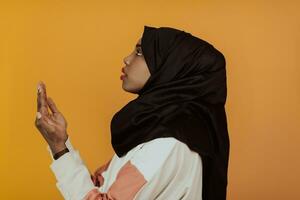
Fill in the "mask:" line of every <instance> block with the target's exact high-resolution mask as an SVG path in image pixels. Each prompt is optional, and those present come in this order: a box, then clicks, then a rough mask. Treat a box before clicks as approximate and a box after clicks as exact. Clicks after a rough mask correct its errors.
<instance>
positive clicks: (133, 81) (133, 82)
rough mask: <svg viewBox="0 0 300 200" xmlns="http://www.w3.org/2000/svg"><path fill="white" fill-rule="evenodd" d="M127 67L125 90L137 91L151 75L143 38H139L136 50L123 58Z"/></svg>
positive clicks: (123, 70)
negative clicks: (144, 51) (142, 45)
mask: <svg viewBox="0 0 300 200" xmlns="http://www.w3.org/2000/svg"><path fill="white" fill-rule="evenodd" d="M123 61H124V63H125V67H123V68H122V72H123V73H124V75H123V78H121V79H122V88H123V90H125V91H127V92H130V93H135V94H136V93H137V92H138V91H139V90H140V89H141V88H142V87H143V86H144V85H145V83H146V81H147V80H148V79H149V77H150V75H151V74H150V71H149V68H148V66H147V64H146V61H145V58H144V55H143V52H142V47H141V38H140V39H139V40H138V42H137V44H136V46H135V48H134V50H133V51H132V52H131V53H130V54H129V55H128V56H127V57H125V58H124V59H123Z"/></svg>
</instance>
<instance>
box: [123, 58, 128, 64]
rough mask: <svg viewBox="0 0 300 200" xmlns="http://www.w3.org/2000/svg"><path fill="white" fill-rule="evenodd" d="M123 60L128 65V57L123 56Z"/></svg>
mask: <svg viewBox="0 0 300 200" xmlns="http://www.w3.org/2000/svg"><path fill="white" fill-rule="evenodd" d="M123 62H124V64H125V65H129V61H128V57H125V58H123Z"/></svg>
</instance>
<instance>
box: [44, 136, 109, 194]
mask: <svg viewBox="0 0 300 200" xmlns="http://www.w3.org/2000/svg"><path fill="white" fill-rule="evenodd" d="M65 144H66V146H67V148H68V149H69V150H70V151H69V152H67V153H65V154H64V155H62V156H61V157H60V158H58V159H57V160H54V158H53V153H52V151H51V149H50V147H49V146H47V150H48V151H49V154H50V155H51V159H52V163H51V165H50V168H51V170H52V172H53V173H54V175H55V177H56V180H57V183H56V186H57V188H58V189H59V191H60V192H61V194H62V196H63V197H64V199H67V200H69V199H70V200H71V199H72V200H74V199H76V200H77V199H78V200H79V199H80V200H83V199H91V200H94V199H95V200H96V199H97V200H98V199H102V198H99V197H98V196H95V194H96V193H95V192H97V191H99V188H100V187H101V186H102V185H103V181H104V180H103V177H102V175H101V173H102V172H103V171H105V170H106V169H107V168H108V165H109V163H110V161H109V162H107V163H106V164H104V165H102V166H101V167H100V168H98V169H97V170H96V171H95V173H94V175H91V174H90V172H89V170H88V169H87V167H86V165H85V164H84V162H83V160H82V159H81V157H80V154H79V152H78V150H76V149H74V148H73V146H72V144H71V142H70V139H69V137H68V140H67V141H66V143H65ZM98 193H99V194H101V195H104V194H105V193H100V192H98Z"/></svg>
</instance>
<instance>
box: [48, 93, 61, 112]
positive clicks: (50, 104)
mask: <svg viewBox="0 0 300 200" xmlns="http://www.w3.org/2000/svg"><path fill="white" fill-rule="evenodd" d="M47 102H48V105H49V108H50V110H51V112H52V113H53V114H54V113H59V111H58V109H57V107H56V105H55V103H54V101H53V100H52V98H50V97H48V98H47Z"/></svg>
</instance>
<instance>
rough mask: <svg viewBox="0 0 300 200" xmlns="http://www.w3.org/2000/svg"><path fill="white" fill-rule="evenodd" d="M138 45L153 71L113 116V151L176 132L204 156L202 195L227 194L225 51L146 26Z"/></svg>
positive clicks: (211, 198) (216, 198)
mask: <svg viewBox="0 0 300 200" xmlns="http://www.w3.org/2000/svg"><path fill="white" fill-rule="evenodd" d="M141 47H142V52H143V55H144V58H145V61H146V63H147V66H148V68H149V71H150V73H151V76H150V77H149V79H148V80H147V82H146V83H145V85H144V86H143V88H142V89H141V90H140V91H139V92H138V97H137V98H136V99H134V100H132V101H130V102H129V103H127V104H126V105H125V106H124V107H123V108H121V109H120V110H119V111H118V112H116V113H115V115H114V116H113V118H112V120H111V127H110V128H111V143H112V146H113V148H114V151H115V152H116V154H117V155H118V157H122V156H124V155H125V154H126V153H127V152H128V151H130V150H131V149H132V148H134V147H135V146H137V145H138V144H140V143H143V142H148V141H150V140H153V139H155V138H160V137H174V138H176V139H178V140H180V141H181V142H183V143H185V144H187V146H188V147H189V148H190V149H191V150H193V151H195V152H197V153H198V154H199V155H200V156H201V158H202V164H203V177H202V178H203V179H202V199H203V200H224V199H226V188H227V169H228V159H229V146H230V141H229V135H228V130H227V119H226V112H225V103H226V96H227V86H226V68H225V66H226V62H225V58H224V56H223V54H222V53H221V52H220V51H219V50H217V49H216V48H215V47H214V46H213V45H211V44H210V43H208V42H206V41H204V40H202V39H200V38H198V37H195V36H193V35H192V34H190V33H188V32H185V31H183V30H178V29H175V28H171V27H159V28H156V27H151V26H144V32H143V35H142V39H141ZM199 199H200V197H199Z"/></svg>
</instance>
